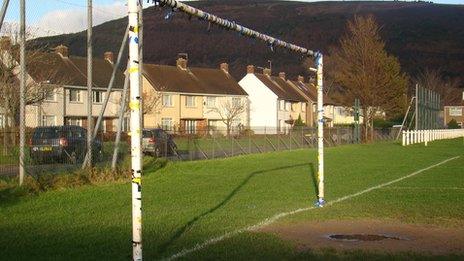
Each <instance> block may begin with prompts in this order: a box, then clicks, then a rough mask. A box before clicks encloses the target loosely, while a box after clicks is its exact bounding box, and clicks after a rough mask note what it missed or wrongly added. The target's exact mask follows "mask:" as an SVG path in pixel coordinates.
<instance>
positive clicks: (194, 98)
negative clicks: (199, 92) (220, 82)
mask: <svg viewBox="0 0 464 261" xmlns="http://www.w3.org/2000/svg"><path fill="white" fill-rule="evenodd" d="M196 100H197V99H196V96H185V107H187V108H195V107H197V102H196ZM189 101H191V103H190V104H189Z"/></svg>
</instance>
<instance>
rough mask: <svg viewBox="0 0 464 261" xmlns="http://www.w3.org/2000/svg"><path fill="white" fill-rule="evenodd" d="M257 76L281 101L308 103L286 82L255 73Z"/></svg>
mask: <svg viewBox="0 0 464 261" xmlns="http://www.w3.org/2000/svg"><path fill="white" fill-rule="evenodd" d="M255 76H256V77H257V78H258V79H259V80H260V81H261V82H262V83H263V84H264V85H266V87H268V88H269V89H270V90H271V91H272V92H273V93H274V94H275V95H277V97H278V98H279V99H281V100H287V101H297V102H306V98H305V97H304V96H303V95H301V94H300V93H299V92H298V91H297V90H295V89H294V88H293V87H292V86H291V85H290V84H289V83H288V82H287V81H286V80H284V79H282V78H280V77H276V76H268V75H264V74H259V73H255Z"/></svg>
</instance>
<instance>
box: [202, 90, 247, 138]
mask: <svg viewBox="0 0 464 261" xmlns="http://www.w3.org/2000/svg"><path fill="white" fill-rule="evenodd" d="M246 109H247V104H246V102H245V101H243V99H241V98H232V99H229V98H227V99H226V100H224V101H222V102H220V103H219V105H218V106H216V107H214V108H212V109H210V110H209V111H210V112H215V113H217V114H218V115H219V117H220V118H221V121H222V122H223V123H224V124H225V125H226V133H227V137H229V136H230V131H231V129H232V124H233V123H234V121H235V120H236V119H239V118H240V117H241V116H242V114H243V113H245V112H246Z"/></svg>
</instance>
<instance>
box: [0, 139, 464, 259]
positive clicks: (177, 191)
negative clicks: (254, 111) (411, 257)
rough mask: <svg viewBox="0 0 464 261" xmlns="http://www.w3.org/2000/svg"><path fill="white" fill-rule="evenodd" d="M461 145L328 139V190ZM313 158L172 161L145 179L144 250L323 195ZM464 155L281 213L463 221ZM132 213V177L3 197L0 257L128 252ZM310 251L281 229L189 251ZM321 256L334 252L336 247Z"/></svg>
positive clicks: (442, 155)
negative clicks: (335, 142) (320, 205)
mask: <svg viewBox="0 0 464 261" xmlns="http://www.w3.org/2000/svg"><path fill="white" fill-rule="evenodd" d="M463 151H464V146H463V144H462V141H460V140H455V141H441V142H435V143H433V144H432V145H431V146H429V147H427V148H424V147H423V146H420V145H418V146H410V147H405V148H403V147H400V146H398V145H396V144H389V143H384V144H376V145H356V146H344V147H337V148H329V149H327V151H326V160H327V180H326V188H327V191H326V193H327V199H328V200H333V199H335V198H338V197H340V196H344V195H348V194H352V193H354V192H358V191H360V190H363V189H365V188H368V187H371V186H374V185H377V184H380V183H382V182H386V181H390V180H393V179H395V178H398V177H401V176H404V175H407V174H409V173H411V172H414V171H415V170H418V169H421V168H424V167H427V166H430V165H432V164H435V163H437V162H440V161H442V160H444V159H447V158H449V157H451V156H456V155H462V154H463ZM315 158H316V155H315V151H314V150H299V151H287V152H280V153H271V154H264V155H251V156H244V157H237V158H231V159H223V160H215V161H200V162H183V163H173V164H169V165H168V166H167V167H166V168H164V169H162V170H161V171H159V172H158V173H150V175H148V176H147V177H145V178H144V202H143V204H144V239H145V242H144V244H145V245H144V249H145V250H144V251H145V252H144V254H145V257H147V258H149V259H153V258H157V257H158V258H159V257H163V256H168V255H169V254H172V253H175V252H178V251H179V250H181V249H182V248H183V247H191V246H193V245H194V244H196V243H198V242H202V241H204V240H206V239H208V238H210V237H213V236H217V235H220V234H222V233H224V232H227V231H232V230H234V229H237V228H241V227H244V226H247V225H250V224H254V223H257V222H259V221H261V220H262V219H264V218H266V217H269V216H272V215H274V214H276V213H279V212H282V211H288V210H293V209H295V208H299V207H305V206H308V205H311V204H312V203H313V202H314V200H315V190H314V185H313V178H312V176H313V170H312V169H313V168H315V166H316V165H315ZM463 163H464V158H462V157H461V158H459V159H457V160H455V161H453V162H450V163H448V164H446V165H443V166H440V167H437V168H435V169H432V170H430V171H427V172H426V173H423V174H420V175H419V176H416V177H413V178H411V179H409V180H405V181H402V182H400V183H398V184H394V185H392V187H395V188H385V189H381V190H377V191H373V192H370V193H368V194H366V195H363V196H362V197H358V198H354V199H351V200H349V201H345V202H343V203H340V204H337V205H334V206H331V207H328V208H325V209H318V210H315V211H310V212H307V213H302V214H298V215H296V216H293V217H290V218H287V219H285V220H283V221H281V222H294V221H298V220H315V219H327V218H358V217H363V218H365V217H375V218H392V219H399V220H403V221H405V222H416V223H434V224H441V225H446V226H459V225H463V223H464V222H463V220H464V204H463V203H462V201H460V200H459V199H462V198H463V196H464V191H463V190H446V187H461V188H462V187H464V179H463V177H462V173H464V164H463ZM398 187H417V189H404V188H398ZM430 187H432V189H428V188H430ZM439 187H443V188H444V189H440V188H439ZM435 192H438V193H435ZM130 220H131V218H130V187H129V186H128V185H127V184H118V185H107V186H99V187H82V188H79V189H73V190H65V191H54V192H49V193H44V194H42V195H40V196H38V197H33V198H25V199H21V200H18V201H17V202H3V203H2V202H0V235H1V236H0V252H1V253H2V255H1V257H0V259H3V258H5V259H31V258H34V259H50V258H59V259H64V258H66V259H97V258H103V259H112V260H119V259H128V258H129V257H130V255H131V246H130V238H131V235H130V233H131V228H130V227H131V224H130ZM258 240H259V241H258ZM258 242H259V244H258ZM239 249H240V251H237V250H239ZM301 255H303V256H301ZM312 255H313V253H305V254H297V253H294V252H293V249H292V247H291V245H289V243H284V242H281V241H279V240H278V239H276V238H275V237H273V236H269V235H262V234H243V235H240V236H237V237H234V238H232V239H230V240H227V241H225V242H222V243H219V244H218V245H215V246H212V247H209V248H207V249H206V250H204V251H200V252H198V253H195V254H193V255H192V256H189V257H197V258H205V257H208V258H217V257H218V256H222V257H224V256H225V257H227V258H245V257H247V256H255V257H256V258H266V259H268V258H283V257H287V258H290V257H291V258H298V257H304V258H308V257H312ZM322 255H323V257H327V256H329V257H330V256H331V255H333V253H324V254H322ZM350 255H355V256H356V255H358V254H356V253H355V254H350ZM360 255H361V256H362V255H363V254H360ZM319 257H320V256H319ZM376 257H387V258H388V256H382V255H380V256H376Z"/></svg>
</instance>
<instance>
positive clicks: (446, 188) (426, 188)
mask: <svg viewBox="0 0 464 261" xmlns="http://www.w3.org/2000/svg"><path fill="white" fill-rule="evenodd" d="M382 189H387V190H464V188H460V187H387V188H382Z"/></svg>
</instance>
